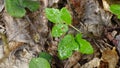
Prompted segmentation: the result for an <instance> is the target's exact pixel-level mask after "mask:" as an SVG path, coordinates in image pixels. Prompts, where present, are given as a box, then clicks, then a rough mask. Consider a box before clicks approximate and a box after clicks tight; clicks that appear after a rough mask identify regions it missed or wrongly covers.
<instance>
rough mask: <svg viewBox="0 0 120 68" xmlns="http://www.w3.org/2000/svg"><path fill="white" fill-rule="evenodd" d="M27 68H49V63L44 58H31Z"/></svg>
mask: <svg viewBox="0 0 120 68" xmlns="http://www.w3.org/2000/svg"><path fill="white" fill-rule="evenodd" d="M29 68H50V64H49V62H48V61H47V60H46V59H44V58H32V59H31V61H30V63H29Z"/></svg>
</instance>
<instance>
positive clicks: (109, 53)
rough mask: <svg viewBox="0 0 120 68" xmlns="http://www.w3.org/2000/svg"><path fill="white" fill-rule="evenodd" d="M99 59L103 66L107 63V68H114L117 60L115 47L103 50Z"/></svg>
mask: <svg viewBox="0 0 120 68" xmlns="http://www.w3.org/2000/svg"><path fill="white" fill-rule="evenodd" d="M101 59H102V61H103V62H104V63H105V65H106V63H108V67H109V68H115V67H116V65H117V63H118V60H119V56H118V54H117V52H116V49H115V47H114V48H113V49H112V50H111V49H110V48H107V49H106V50H104V51H103V53H102V57H101Z"/></svg>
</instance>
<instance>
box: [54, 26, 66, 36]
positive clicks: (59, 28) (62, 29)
mask: <svg viewBox="0 0 120 68" xmlns="http://www.w3.org/2000/svg"><path fill="white" fill-rule="evenodd" d="M67 31H68V25H66V24H56V25H55V26H54V27H53V28H52V36H53V37H60V36H61V35H63V34H65V33H66V32H67Z"/></svg>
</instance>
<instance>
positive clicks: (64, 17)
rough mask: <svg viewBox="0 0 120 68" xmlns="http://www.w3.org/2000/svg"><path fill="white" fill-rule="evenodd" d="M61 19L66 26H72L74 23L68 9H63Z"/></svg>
mask: <svg viewBox="0 0 120 68" xmlns="http://www.w3.org/2000/svg"><path fill="white" fill-rule="evenodd" d="M60 13H61V18H62V20H63V21H64V22H65V23H66V24H71V23H72V17H71V14H70V12H69V11H68V10H67V9H66V8H62V9H61V11H60Z"/></svg>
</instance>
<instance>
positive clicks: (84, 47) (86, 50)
mask: <svg viewBox="0 0 120 68" xmlns="http://www.w3.org/2000/svg"><path fill="white" fill-rule="evenodd" d="M81 36H82V35H81V34H77V35H76V37H75V40H76V42H77V43H78V44H79V45H80V48H79V52H81V53H83V54H92V53H93V52H94V51H93V47H92V45H91V44H90V43H89V42H88V41H87V40H85V39H82V38H81Z"/></svg>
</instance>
